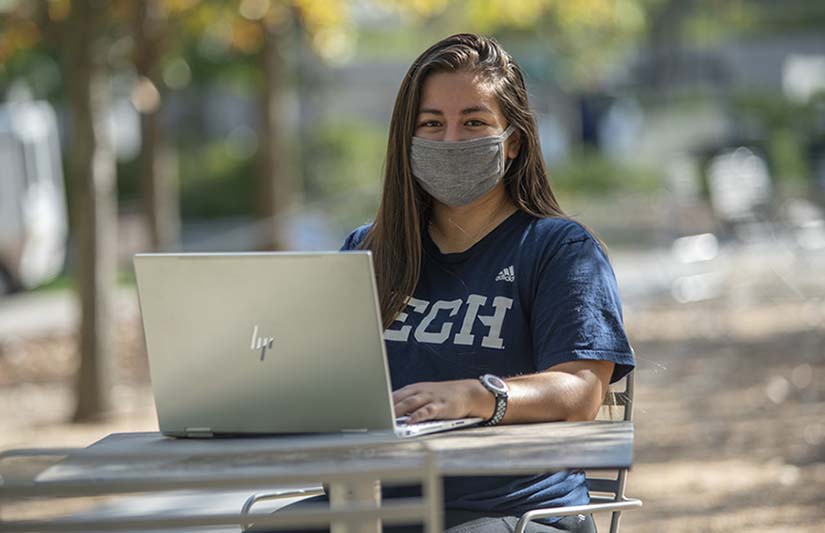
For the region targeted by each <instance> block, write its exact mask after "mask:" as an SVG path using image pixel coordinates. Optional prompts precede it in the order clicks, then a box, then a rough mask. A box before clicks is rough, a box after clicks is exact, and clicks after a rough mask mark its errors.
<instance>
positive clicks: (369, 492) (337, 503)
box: [329, 479, 381, 533]
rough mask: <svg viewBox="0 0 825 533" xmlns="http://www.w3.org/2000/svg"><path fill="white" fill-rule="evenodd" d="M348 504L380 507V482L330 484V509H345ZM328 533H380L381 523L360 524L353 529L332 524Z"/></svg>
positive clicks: (342, 524)
mask: <svg viewBox="0 0 825 533" xmlns="http://www.w3.org/2000/svg"><path fill="white" fill-rule="evenodd" d="M350 503H360V504H374V505H375V506H377V507H380V506H381V482H380V481H379V480H377V479H376V480H366V481H349V482H343V481H338V482H332V483H330V485H329V504H330V508H331V509H336V508H341V507H346V506H347V505H348V504H350ZM330 533H381V521H380V520H374V521H368V522H362V523H360V524H357V525H353V527H351V528H350V527H348V526H347V524H346V523H339V522H333V523H332V527H331V529H330Z"/></svg>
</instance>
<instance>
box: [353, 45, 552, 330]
mask: <svg viewBox="0 0 825 533" xmlns="http://www.w3.org/2000/svg"><path fill="white" fill-rule="evenodd" d="M457 71H463V72H471V73H473V74H476V75H477V76H479V77H480V79H481V80H482V81H484V82H485V83H490V84H491V87H493V89H494V92H495V94H496V97H497V98H498V102H499V105H500V106H501V110H502V113H503V114H504V117H505V119H506V121H507V124H508V125H512V126H513V127H514V128H515V130H516V132H517V133H518V135H519V138H520V139H521V147H520V149H519V154H518V156H516V159H515V160H514V161H513V163H512V164H511V165H510V169H509V170H508V172H507V174H506V175H505V176H504V178H503V179H504V184H505V187H506V190H507V194H508V196H509V197H510V200H511V201H512V202H513V204H514V205H515V206H516V207H517V208H518V209H519V210H521V211H524V212H525V213H528V214H530V215H533V216H535V217H564V216H565V215H564V213H563V212H562V210H561V207H559V204H558V202H557V201H556V197H555V195H554V194H553V191H552V189H551V188H550V182H549V181H548V179H547V170H546V169H545V166H544V160H543V158H542V155H541V148H540V146H539V140H538V128H537V127H536V122H535V119H534V118H533V115H532V114H531V113H530V109H529V105H528V102H527V88H526V87H525V84H524V76H523V75H522V72H521V69H520V68H519V66H518V65H517V64H516V62H515V61H513V58H512V57H510V55H509V54H508V53H507V52H505V51H504V49H503V48H501V46H500V45H499V44H498V43H497V42H496V41H495V40H493V39H490V38H487V37H482V36H479V35H474V34H470V33H460V34H457V35H452V36H450V37H447V38H446V39H443V40H441V41H439V42H437V43H435V44H434V45H433V46H431V47H430V48H428V49H427V50H426V51H425V52H424V53H423V54H421V55H420V56H419V57H418V59H416V60H415V62H413V64H412V66H410V69H409V70H408V71H407V74H406V75H405V76H404V80H403V81H402V82H401V87H400V88H399V90H398V96H397V97H396V99H395V107H394V108H393V112H392V119H391V121H390V132H389V139H388V142H387V156H386V162H385V168H384V191H383V193H382V197H381V204H380V206H379V207H378V212H377V213H376V216H375V221H374V222H373V224H372V227H371V228H370V230H369V231H368V232H367V235H366V237H365V238H364V240H363V242H362V243H361V248H363V249H368V250H371V251H372V253H373V259H374V264H375V275H376V281H377V284H378V295H379V301H380V304H381V315H382V317H383V322H384V328H387V327H389V325H390V324H392V322H393V320H395V317H396V316H397V315H398V313H399V312H401V311H402V310H403V309H404V306H405V305H406V302H407V298H408V297H409V296H411V295H412V293H413V291H414V290H415V287H416V285H417V284H418V277H419V275H420V273H421V254H422V247H421V235H422V231H423V229H424V228H426V226H427V224H428V223H429V219H430V210H431V207H432V197H431V196H430V195H429V194H428V193H427V192H426V191H424V189H422V188H421V186H420V185H419V184H418V182H417V181H416V179H415V178H414V177H413V175H412V170H411V167H410V143H411V140H412V136H413V132H414V131H415V125H416V119H417V116H418V107H419V101H420V97H421V87H422V85H423V84H424V80H425V79H426V77H427V76H428V75H429V74H432V73H433V72H457Z"/></svg>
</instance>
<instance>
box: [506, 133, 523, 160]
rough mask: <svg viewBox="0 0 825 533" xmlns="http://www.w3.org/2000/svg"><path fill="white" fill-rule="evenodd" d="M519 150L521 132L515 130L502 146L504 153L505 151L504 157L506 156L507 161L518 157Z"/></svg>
mask: <svg viewBox="0 0 825 533" xmlns="http://www.w3.org/2000/svg"><path fill="white" fill-rule="evenodd" d="M520 150H521V132H520V131H518V130H516V131H514V132H513V134H512V135H510V137H509V138H508V139H507V142H506V144H505V145H504V151H505V155H506V156H507V159H515V158H516V156H518V153H519V151H520Z"/></svg>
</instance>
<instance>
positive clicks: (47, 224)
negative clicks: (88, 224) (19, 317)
mask: <svg viewBox="0 0 825 533" xmlns="http://www.w3.org/2000/svg"><path fill="white" fill-rule="evenodd" d="M67 235H68V218H67V213H66V193H65V190H64V185H63V171H62V167H61V161H60V145H59V139H58V132H57V117H56V115H55V112H54V109H53V108H52V107H51V105H49V104H48V103H47V102H43V101H23V102H11V103H6V104H0V294H3V293H6V292H9V291H10V290H12V289H13V288H23V289H25V288H30V287H34V286H36V285H40V284H42V283H45V282H47V281H49V280H51V279H53V278H54V277H56V276H57V275H58V274H59V273H60V272H61V270H62V269H63V264H64V262H65V258H66V246H67V242H66V241H67Z"/></svg>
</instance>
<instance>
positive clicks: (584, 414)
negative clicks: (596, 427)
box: [467, 361, 613, 424]
mask: <svg viewBox="0 0 825 533" xmlns="http://www.w3.org/2000/svg"><path fill="white" fill-rule="evenodd" d="M612 372H613V363H612V362H607V361H575V362H571V363H564V364H561V365H557V366H555V367H553V368H551V369H549V370H546V371H544V372H539V373H537V374H531V375H527V376H519V377H515V378H510V379H506V380H505V381H506V382H507V385H508V386H509V387H510V394H509V398H508V401H507V411H506V413H505V415H504V419H503V420H502V422H501V423H503V424H519V423H527V422H551V421H556V420H566V421H574V420H593V419H594V418H595V417H596V415H597V414H598V412H599V407H600V406H601V404H602V400H603V398H604V395H605V392H606V391H607V385H608V383H609V380H610V375H611V373H612ZM467 386H468V388H469V390H470V395H471V397H472V400H471V412H470V416H479V417H482V418H485V419H487V418H490V417H491V416H492V414H493V411H494V409H495V398H494V397H493V395H492V393H490V392H489V391H488V390H487V389H485V388H484V386H483V385H482V384H481V383H480V382H475V383H472V380H469V381H468V383H467Z"/></svg>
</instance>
